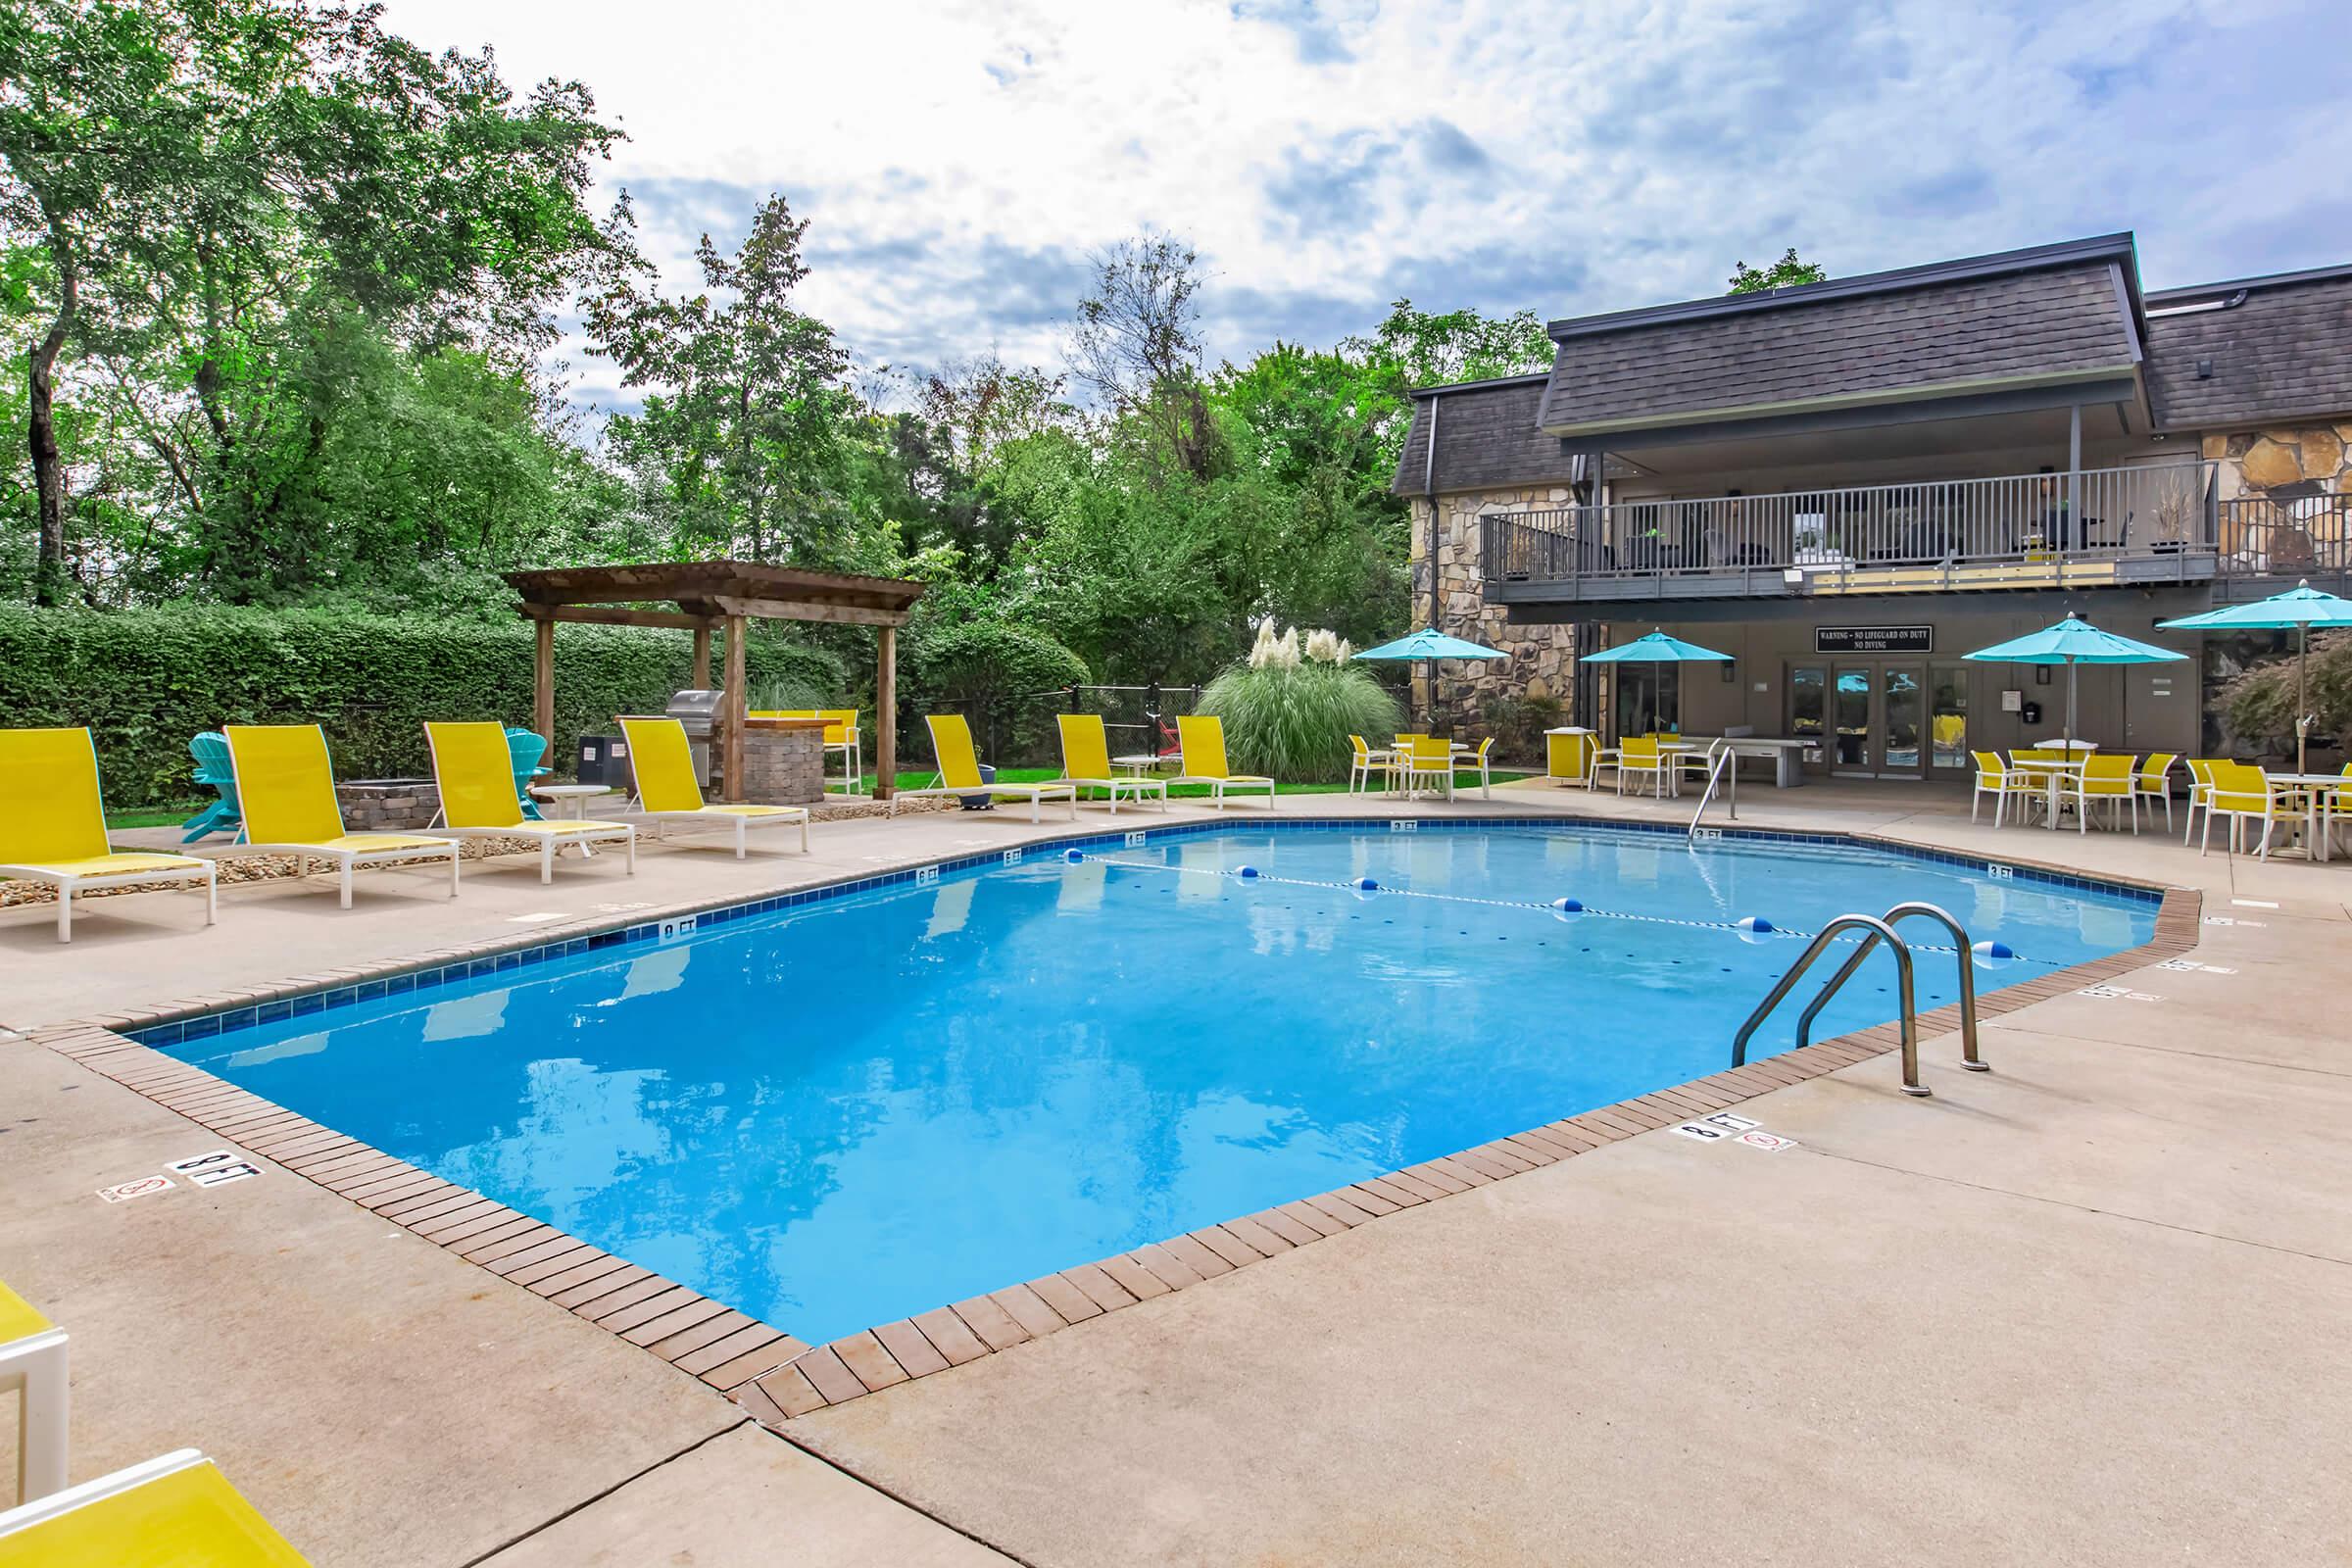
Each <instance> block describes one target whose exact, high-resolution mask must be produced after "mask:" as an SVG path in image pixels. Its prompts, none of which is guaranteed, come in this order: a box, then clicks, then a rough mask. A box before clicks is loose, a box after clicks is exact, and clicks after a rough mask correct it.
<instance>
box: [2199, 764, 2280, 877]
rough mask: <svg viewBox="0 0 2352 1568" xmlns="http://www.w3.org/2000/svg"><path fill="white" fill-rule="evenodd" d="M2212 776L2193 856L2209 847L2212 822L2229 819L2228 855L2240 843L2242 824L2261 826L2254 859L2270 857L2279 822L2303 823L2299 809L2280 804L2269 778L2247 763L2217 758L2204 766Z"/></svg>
mask: <svg viewBox="0 0 2352 1568" xmlns="http://www.w3.org/2000/svg"><path fill="white" fill-rule="evenodd" d="M2206 765H2207V767H2208V768H2209V769H2210V771H2211V772H2212V775H2213V786H2212V788H2210V789H2209V790H2207V791H2206V792H2205V832H2204V834H2203V835H2202V836H2201V837H2200V838H2199V839H2198V840H2197V853H2198V854H2199V855H2203V854H2205V853H2207V852H2208V851H2210V850H2211V849H2212V848H2213V819H2214V818H2215V817H2217V816H2226V817H2228V818H2229V844H2228V845H2227V846H2226V848H2227V851H2228V853H2229V854H2231V855H2235V854H2236V853H2237V850H2238V846H2239V845H2240V844H2242V843H2243V842H2244V838H2243V834H2244V831H2245V827H2246V824H2247V823H2249V822H2260V823H2261V824H2262V840H2261V842H2260V843H2259V844H2258V845H2257V846H2256V848H2255V858H2257V859H2262V860H2267V859H2269V858H2271V833H2272V830H2273V829H2275V828H2277V827H2278V824H2279V823H2281V822H2284V823H2286V824H2287V825H2288V826H2290V827H2291V826H2294V825H2295V824H2298V823H2300V822H2301V821H2302V820H2303V812H2302V809H2301V808H2299V807H2295V806H2290V805H2287V804H2285V803H2283V802H2281V801H2280V800H2279V799H2278V795H2277V794H2276V793H2274V792H2273V790H2272V788H2271V776H2270V774H2268V773H2266V772H2264V771H2263V770H2262V769H2261V768H2259V767H2255V766H2253V765H2252V764H2250V763H2247V762H2237V761H2230V760H2227V759H2220V758H2217V759H2215V760H2213V761H2211V762H2209V763H2207V764H2206Z"/></svg>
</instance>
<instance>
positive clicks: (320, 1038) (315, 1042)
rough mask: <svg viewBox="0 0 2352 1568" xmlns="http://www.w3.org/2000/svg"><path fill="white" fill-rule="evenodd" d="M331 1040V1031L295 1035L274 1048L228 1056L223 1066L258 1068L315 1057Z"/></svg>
mask: <svg viewBox="0 0 2352 1568" xmlns="http://www.w3.org/2000/svg"><path fill="white" fill-rule="evenodd" d="M332 1038H333V1033H332V1031H325V1032H321V1033H319V1034H315V1035H296V1036H295V1037H294V1038H293V1039H291V1040H280V1041H279V1042H278V1043H277V1044H276V1045H274V1046H256V1047H254V1048H253V1049H252V1050H251V1051H240V1052H238V1053H236V1054H234V1055H232V1056H230V1057H229V1058H228V1060H227V1061H226V1062H225V1063H223V1065H224V1066H229V1067H259V1066H260V1065H262V1063H264V1062H266V1061H283V1060H285V1059H286V1058H287V1057H288V1056H311V1055H316V1054H319V1052H321V1051H324V1050H325V1049H326V1043H327V1041H329V1040H330V1039H332Z"/></svg>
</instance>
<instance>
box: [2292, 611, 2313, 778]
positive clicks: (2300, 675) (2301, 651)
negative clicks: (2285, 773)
mask: <svg viewBox="0 0 2352 1568" xmlns="http://www.w3.org/2000/svg"><path fill="white" fill-rule="evenodd" d="M2310 661H2311V626H2310V623H2309V622H2306V623H2304V624H2302V625H2300V626H2297V627H2296V628H2295V771H2296V772H2298V773H2308V772H2310V771H2311V769H2310V768H2309V767H2307V766H2306V765H2305V763H2306V761H2307V759H2306V757H2305V756H2304V749H2305V748H2306V747H2307V746H2309V745H2310V744H2311V699H2310V698H2308V697H2307V696H2305V695H2304V689H2303V681H2304V672H2305V670H2306V669H2307V668H2308V667H2309V664H2310Z"/></svg>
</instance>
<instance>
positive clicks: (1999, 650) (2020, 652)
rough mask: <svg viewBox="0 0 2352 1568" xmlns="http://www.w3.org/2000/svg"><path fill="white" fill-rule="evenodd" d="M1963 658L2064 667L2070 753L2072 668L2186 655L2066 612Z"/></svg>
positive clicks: (2160, 660) (2167, 659) (2158, 661)
mask: <svg viewBox="0 0 2352 1568" xmlns="http://www.w3.org/2000/svg"><path fill="white" fill-rule="evenodd" d="M1961 657H1962V658H1964V659H1975V660H1981V661H1983V662H1986V663H1993V664H2064V665H2065V666H2066V741H2067V750H2069V751H2072V750H2074V740H2075V666H2076V665H2078V664H2161V663H2167V662H2171V661H2173V660H2176V659H2186V658H2187V657H2188V656H2187V655H2186V654H2176V653H2174V652H2173V651H2172V650H2171V649H2170V648H2159V647H2157V646H2156V645H2155V644H2153V643H2135V642H2133V641H2132V640H2131V638H2129V637H2118V636H2117V635H2116V634H2115V633H2113V632H2111V631H2101V630H2099V628H2098V627H2096V626H2093V625H2092V624H2091V623H2090V622H2089V621H2087V620H2084V619H2082V618H2081V617H2080V616H2078V615H2076V614H2074V613H2071V612H2070V613H2068V615H2067V617H2066V618H2065V619H2064V620H2062V621H2060V622H2058V624H2057V625H2055V626H2044V627H2043V628H2042V629H2041V630H2039V631H2033V632H2028V633H2026V635H2025V636H2023V637H2012V638H2010V639H2009V641H2007V642H2005V643H1994V644H1993V645H1992V646H1991V647H1990V648H1980V649H1978V650H1977V651H1976V652H1975V653H1973V654H1963V655H1962V656H1961Z"/></svg>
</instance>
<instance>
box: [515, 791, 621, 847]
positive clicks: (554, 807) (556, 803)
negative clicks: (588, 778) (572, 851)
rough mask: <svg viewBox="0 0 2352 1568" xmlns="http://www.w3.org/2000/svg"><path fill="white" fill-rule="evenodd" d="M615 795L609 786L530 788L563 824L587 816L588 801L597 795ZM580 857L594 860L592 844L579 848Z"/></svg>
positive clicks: (615, 792)
mask: <svg viewBox="0 0 2352 1568" xmlns="http://www.w3.org/2000/svg"><path fill="white" fill-rule="evenodd" d="M617 793H619V792H618V791H616V790H614V789H613V787H612V786H611V785H609V784H534V785H532V786H531V794H532V795H533V796H534V797H536V798H537V799H539V800H542V801H545V802H546V803H547V809H548V811H549V812H550V814H552V815H553V816H554V817H555V818H556V819H557V820H558V821H564V822H577V821H580V820H582V819H583V818H585V817H586V816H587V814H588V803H589V802H590V801H592V800H595V799H596V798H597V797H598V796H599V795H614V794H617ZM580 855H581V858H584V859H590V860H593V859H595V858H596V847H595V846H594V845H592V844H583V845H581V846H580Z"/></svg>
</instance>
